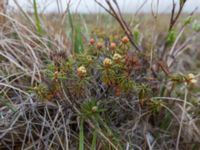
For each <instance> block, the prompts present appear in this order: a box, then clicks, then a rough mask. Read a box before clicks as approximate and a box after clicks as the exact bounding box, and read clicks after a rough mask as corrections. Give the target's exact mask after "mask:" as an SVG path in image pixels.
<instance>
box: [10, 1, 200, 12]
mask: <svg viewBox="0 0 200 150" xmlns="http://www.w3.org/2000/svg"><path fill="white" fill-rule="evenodd" d="M16 1H17V2H18V3H19V4H20V6H22V8H24V9H26V10H29V11H30V10H32V1H33V0H16ZM36 1H37V2H38V5H39V8H40V11H44V12H56V11H58V5H57V2H59V3H60V4H62V6H61V5H60V6H61V7H59V10H61V11H62V10H64V9H65V8H66V7H67V3H68V2H69V1H70V0H36ZM98 1H99V2H101V3H103V1H104V0H98ZM117 1H118V3H119V6H120V7H121V9H122V11H124V12H136V11H137V10H138V8H140V6H141V5H142V4H143V3H144V2H145V1H146V3H145V5H144V6H143V8H142V9H141V10H140V12H150V11H151V9H152V7H153V9H154V10H155V8H156V6H157V2H158V1H159V8H158V10H159V12H169V11H171V6H172V5H171V4H172V0H117ZM175 1H176V2H178V1H179V0H175ZM70 4H71V10H72V11H78V12H84V13H90V12H103V10H102V9H101V8H100V7H99V6H98V5H97V4H96V3H95V2H94V0H71V3H70ZM9 5H10V6H11V8H17V7H16V5H15V3H14V0H9ZM195 8H197V11H198V12H200V0H188V1H187V3H186V5H185V7H184V11H185V12H191V11H193V10H194V9H195Z"/></svg>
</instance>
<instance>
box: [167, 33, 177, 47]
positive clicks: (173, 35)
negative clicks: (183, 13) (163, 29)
mask: <svg viewBox="0 0 200 150" xmlns="http://www.w3.org/2000/svg"><path fill="white" fill-rule="evenodd" d="M175 40H176V32H175V31H174V30H171V31H170V32H169V33H168V35H167V45H168V46H172V45H173V44H174V42H175Z"/></svg>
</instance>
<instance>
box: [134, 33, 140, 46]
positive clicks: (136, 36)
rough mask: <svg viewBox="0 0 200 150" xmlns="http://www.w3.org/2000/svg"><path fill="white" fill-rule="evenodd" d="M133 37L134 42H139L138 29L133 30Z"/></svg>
mask: <svg viewBox="0 0 200 150" xmlns="http://www.w3.org/2000/svg"><path fill="white" fill-rule="evenodd" d="M133 39H134V41H135V43H136V44H139V40H140V32H139V31H138V30H136V31H134V32H133Z"/></svg>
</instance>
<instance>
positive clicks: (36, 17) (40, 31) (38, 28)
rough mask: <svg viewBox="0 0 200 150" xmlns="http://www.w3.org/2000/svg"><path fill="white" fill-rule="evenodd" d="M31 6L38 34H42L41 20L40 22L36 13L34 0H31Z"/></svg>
mask: <svg viewBox="0 0 200 150" xmlns="http://www.w3.org/2000/svg"><path fill="white" fill-rule="evenodd" d="M33 8H34V16H35V24H36V27H37V30H38V33H39V35H41V34H42V26H41V22H40V19H39V15H38V10H37V2H36V0H33Z"/></svg>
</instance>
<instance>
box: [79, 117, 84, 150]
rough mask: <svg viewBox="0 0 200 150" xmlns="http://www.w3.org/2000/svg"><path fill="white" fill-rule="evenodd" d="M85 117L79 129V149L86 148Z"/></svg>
mask: <svg viewBox="0 0 200 150" xmlns="http://www.w3.org/2000/svg"><path fill="white" fill-rule="evenodd" d="M83 122H84V121H83V119H81V123H80V131H79V150H84V128H83Z"/></svg>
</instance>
